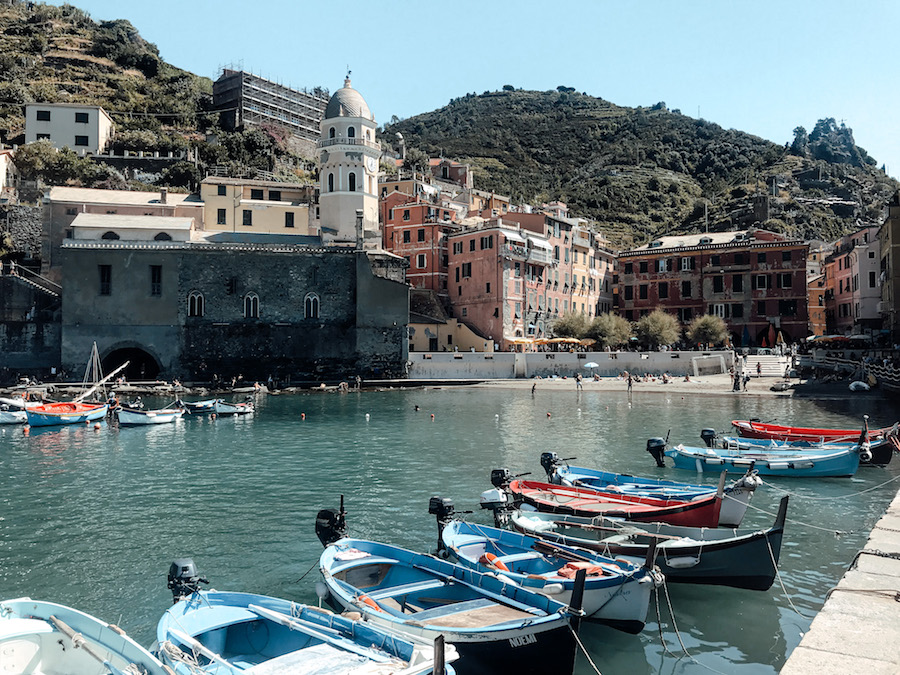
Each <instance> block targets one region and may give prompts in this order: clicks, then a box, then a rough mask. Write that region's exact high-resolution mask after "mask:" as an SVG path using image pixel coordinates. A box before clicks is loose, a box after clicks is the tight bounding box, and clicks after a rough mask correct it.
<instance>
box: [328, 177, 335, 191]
mask: <svg viewBox="0 0 900 675" xmlns="http://www.w3.org/2000/svg"><path fill="white" fill-rule="evenodd" d="M328 191H329V192H334V174H333V173H330V174H328Z"/></svg>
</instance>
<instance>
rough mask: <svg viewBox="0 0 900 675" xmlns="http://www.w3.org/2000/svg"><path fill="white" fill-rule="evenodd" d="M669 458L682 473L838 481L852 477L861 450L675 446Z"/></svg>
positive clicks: (667, 452) (668, 453)
mask: <svg viewBox="0 0 900 675" xmlns="http://www.w3.org/2000/svg"><path fill="white" fill-rule="evenodd" d="M666 456H667V457H670V458H671V459H672V460H674V462H675V466H676V467H677V468H679V469H688V470H689V471H698V472H702V471H716V472H718V471H728V472H731V473H744V472H746V471H747V470H748V469H753V470H755V471H757V472H759V475H761V476H792V477H797V478H799V477H815V478H822V477H839V476H852V475H853V474H855V473H856V470H857V469H858V468H859V456H860V450H859V447H858V446H855V445H854V446H851V447H843V448H829V446H823V449H822V450H818V451H816V450H807V451H801V450H768V449H747V450H743V449H741V448H735V449H724V448H695V447H690V446H686V445H676V446H675V447H674V448H671V449H669V450H666Z"/></svg>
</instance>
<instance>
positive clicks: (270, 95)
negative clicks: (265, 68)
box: [213, 68, 328, 141]
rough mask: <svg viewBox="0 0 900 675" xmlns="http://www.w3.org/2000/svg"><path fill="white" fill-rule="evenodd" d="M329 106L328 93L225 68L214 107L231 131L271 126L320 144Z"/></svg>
mask: <svg viewBox="0 0 900 675" xmlns="http://www.w3.org/2000/svg"><path fill="white" fill-rule="evenodd" d="M327 105H328V91H327V90H326V89H321V88H319V87H316V88H315V89H313V90H312V91H308V90H305V89H304V90H297V89H290V88H289V87H285V86H284V85H281V84H278V83H276V82H272V81H270V80H266V79H265V78H262V77H259V76H258V75H253V74H252V73H248V72H245V71H243V70H231V69H229V68H223V69H222V75H221V76H220V77H219V79H218V80H216V81H215V83H213V106H214V108H215V109H216V110H221V111H223V124H224V125H225V126H226V128H230V129H239V128H242V127H244V126H246V125H250V126H260V125H263V124H266V123H271V124H277V125H279V126H282V127H284V128H285V129H287V130H288V131H290V132H291V133H292V134H294V135H295V136H299V137H301V138H305V139H308V140H311V141H316V140H318V139H319V123H320V122H321V121H322V117H323V116H324V115H325V108H326V106H327Z"/></svg>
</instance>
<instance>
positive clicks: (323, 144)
mask: <svg viewBox="0 0 900 675" xmlns="http://www.w3.org/2000/svg"><path fill="white" fill-rule="evenodd" d="M332 145H362V146H364V147H367V148H371V149H372V150H378V151H379V152H381V146H380V145H379V144H378V143H373V142H372V141H367V140H366V139H365V138H348V137H339V138H326V139H325V140H322V141H319V142H318V143H316V147H317V148H330V147H331V146H332Z"/></svg>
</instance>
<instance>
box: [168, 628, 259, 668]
mask: <svg viewBox="0 0 900 675" xmlns="http://www.w3.org/2000/svg"><path fill="white" fill-rule="evenodd" d="M169 633H170V634H171V635H172V637H175V638H178V639H179V640H180V641H181V642H183V643H184V644H185V645H187V646H188V647H190V648H191V649H193V650H195V651H198V652H200V653H201V654H203V656H205V657H206V658H208V659H209V660H210V661H215V662H216V663H218V664H219V665H221V666H225V667H226V668H228V670H230V671H231V672H232V673H239V672H241V671H240V670H239V669H238V668H235V667H234V666H233V665H231V664H230V663H229V662H228V661H227V660H225V658H223V657H221V656H219V655H218V654H216V653H215V652H214V651H213V650H212V649H210V648H209V647H207V646H205V645H204V644H203V643H202V642H200V641H199V640H197V639H195V638H193V637H191V636H190V635H188V634H187V633H184V632H182V631H180V630H178V629H177V628H170V629H169Z"/></svg>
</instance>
